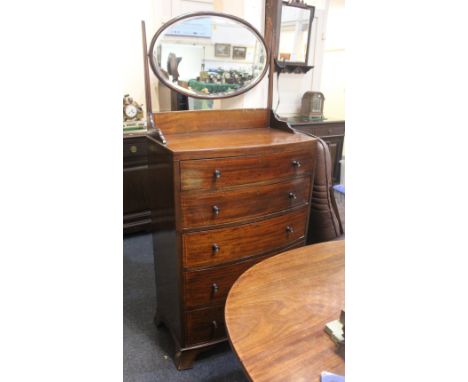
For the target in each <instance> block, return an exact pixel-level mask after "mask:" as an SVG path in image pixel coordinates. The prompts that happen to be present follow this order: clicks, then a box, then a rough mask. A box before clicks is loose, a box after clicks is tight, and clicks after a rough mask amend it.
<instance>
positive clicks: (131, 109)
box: [125, 105, 138, 118]
mask: <svg viewBox="0 0 468 382" xmlns="http://www.w3.org/2000/svg"><path fill="white" fill-rule="evenodd" d="M125 114H126V115H127V117H128V118H135V117H136V115H137V114H138V109H137V108H136V106H135V105H127V106H125Z"/></svg>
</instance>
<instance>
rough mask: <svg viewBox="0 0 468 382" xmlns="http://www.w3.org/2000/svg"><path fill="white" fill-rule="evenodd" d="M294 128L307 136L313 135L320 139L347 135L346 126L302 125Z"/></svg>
mask: <svg viewBox="0 0 468 382" xmlns="http://www.w3.org/2000/svg"><path fill="white" fill-rule="evenodd" d="M294 128H295V129H297V130H299V131H303V132H304V133H306V134H312V135H316V136H318V137H328V136H336V135H344V133H345V128H344V125H341V124H323V125H300V126H294Z"/></svg>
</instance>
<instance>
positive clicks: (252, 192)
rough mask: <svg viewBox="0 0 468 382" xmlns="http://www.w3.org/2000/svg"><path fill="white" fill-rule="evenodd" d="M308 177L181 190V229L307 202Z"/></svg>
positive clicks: (250, 216) (250, 215) (257, 215)
mask: <svg viewBox="0 0 468 382" xmlns="http://www.w3.org/2000/svg"><path fill="white" fill-rule="evenodd" d="M309 193H310V177H308V176H307V177H303V178H297V179H293V180H288V181H284V182H280V183H273V184H267V185H259V186H256V187H248V188H241V189H236V190H230V191H224V192H205V193H181V206H182V226H183V228H192V227H204V226H210V225H216V224H222V223H230V222H238V221H242V220H247V219H249V218H254V217H259V216H262V215H266V214H269V213H273V212H280V211H285V210H288V209H290V208H293V207H298V206H301V205H305V204H307V203H308V202H309Z"/></svg>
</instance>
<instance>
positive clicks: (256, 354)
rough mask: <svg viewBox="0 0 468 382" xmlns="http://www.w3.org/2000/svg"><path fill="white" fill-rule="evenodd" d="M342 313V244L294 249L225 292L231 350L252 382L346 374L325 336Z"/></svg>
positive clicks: (313, 381) (255, 269)
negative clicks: (328, 324) (327, 328)
mask: <svg viewBox="0 0 468 382" xmlns="http://www.w3.org/2000/svg"><path fill="white" fill-rule="evenodd" d="M342 309H344V241H331V242H326V243H320V244H314V245H309V246H306V247H302V248H297V249H293V250H290V251H287V252H283V253H281V254H279V255H276V256H273V257H271V258H269V259H267V260H264V261H262V262H261V263H258V264H256V265H254V266H253V267H252V268H250V269H249V270H247V271H246V272H245V273H244V274H242V275H241V276H240V277H239V279H238V280H237V281H236V282H235V284H234V285H233V287H232V288H231V291H230V292H229V295H228V298H227V301H226V308H225V318H226V327H227V330H228V335H229V340H230V342H231V346H232V348H233V349H234V351H235V352H236V354H237V356H238V357H239V359H240V361H241V363H242V365H243V367H244V370H245V372H246V373H247V375H248V376H249V377H250V378H251V380H252V381H255V382H257V381H268V382H273V381H282V382H285V381H295V382H297V381H308V382H319V381H320V373H321V372H322V371H329V372H333V373H337V374H341V375H343V374H344V359H343V358H342V356H340V355H339V354H338V353H337V352H336V346H335V344H334V343H333V342H332V340H331V339H330V337H329V336H328V335H327V334H326V333H325V332H324V327H325V324H326V323H328V322H330V321H333V320H336V319H338V318H339V316H340V312H341V310H342Z"/></svg>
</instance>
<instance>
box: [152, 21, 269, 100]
mask: <svg viewBox="0 0 468 382" xmlns="http://www.w3.org/2000/svg"><path fill="white" fill-rule="evenodd" d="M149 57H150V65H151V68H152V70H153V72H154V74H155V75H156V76H157V77H158V78H159V80H160V81H161V82H163V83H164V84H165V85H167V86H168V87H170V88H171V89H173V90H175V91H177V92H179V93H182V94H184V95H187V96H189V97H194V98H204V99H217V98H228V97H234V96H237V95H239V94H242V93H244V92H246V91H247V90H249V89H251V88H253V87H254V86H255V85H257V84H258V83H259V82H260V80H261V79H262V78H263V77H264V76H265V74H266V72H267V69H268V62H269V60H268V51H267V48H266V45H265V41H264V40H263V37H262V36H261V35H260V33H259V32H258V31H257V30H256V29H255V28H254V27H253V26H252V25H250V24H249V23H247V22H246V21H244V20H242V19H240V18H238V17H236V16H232V15H226V14H222V13H217V12H199V13H192V14H189V15H184V16H180V17H177V18H175V19H173V20H171V21H169V22H167V23H166V24H164V25H163V27H162V28H160V29H159V30H158V31H157V32H156V34H155V35H154V37H153V39H152V41H151V44H150V47H149Z"/></svg>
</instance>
